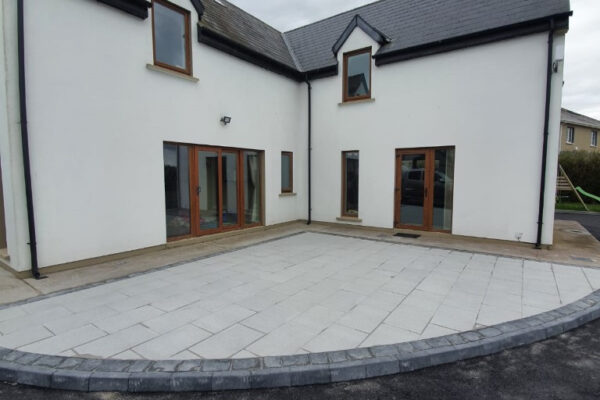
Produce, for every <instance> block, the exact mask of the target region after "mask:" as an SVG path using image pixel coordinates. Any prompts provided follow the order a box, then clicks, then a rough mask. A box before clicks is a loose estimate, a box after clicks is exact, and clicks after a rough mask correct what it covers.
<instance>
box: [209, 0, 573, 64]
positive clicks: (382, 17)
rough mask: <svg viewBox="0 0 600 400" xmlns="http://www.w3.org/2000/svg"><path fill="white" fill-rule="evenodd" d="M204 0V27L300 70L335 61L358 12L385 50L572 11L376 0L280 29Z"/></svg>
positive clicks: (511, 0)
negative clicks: (384, 38)
mask: <svg viewBox="0 0 600 400" xmlns="http://www.w3.org/2000/svg"><path fill="white" fill-rule="evenodd" d="M202 3H203V5H204V7H205V12H204V15H203V17H202V20H201V24H202V25H203V26H204V27H206V28H208V29H210V30H213V31H214V32H216V33H218V34H221V35H223V36H225V37H227V38H229V39H231V40H233V41H235V42H237V43H239V44H241V45H243V46H246V47H248V48H250V49H252V50H254V51H257V52H259V53H261V54H264V55H265V56H267V57H269V58H271V59H272V60H275V61H277V62H279V63H282V64H284V65H287V66H289V67H292V68H294V69H297V70H299V71H301V72H306V71H313V70H316V69H319V68H325V67H329V66H333V65H336V63H337V60H336V58H335V55H334V53H333V51H332V47H333V45H334V44H335V42H336V41H337V40H338V39H339V38H340V36H341V35H342V34H343V32H344V30H345V29H346V27H347V26H348V25H349V24H350V22H351V20H352V18H354V17H355V16H356V15H360V17H361V18H363V19H364V20H365V21H366V22H367V23H368V24H369V25H371V26H372V27H374V28H375V29H377V30H378V31H380V32H382V33H383V34H384V35H386V36H387V37H389V38H391V42H390V43H388V44H386V45H384V46H383V47H382V48H381V49H380V50H379V52H378V54H386V53H389V52H394V51H398V50H403V49H409V48H413V47H418V46H422V45H426V44H430V43H436V42H439V41H443V40H447V39H452V38H456V37H461V36H465V35H470V34H475V33H479V32H484V31H488V30H491V29H496V28H502V27H506V26H510V25H515V24H519V23H524V22H529V21H534V20H538V19H542V18H545V17H549V16H553V15H562V14H566V13H568V12H569V11H570V2H569V0H379V1H376V2H374V3H370V4H367V5H365V6H362V7H359V8H355V9H353V10H350V11H346V12H343V13H341V14H338V15H335V16H332V17H329V18H326V19H324V20H321V21H317V22H315V23H312V24H309V25H306V26H303V27H300V28H297V29H294V30H291V31H289V32H285V33H281V32H279V31H278V30H276V29H275V28H273V27H271V26H269V25H268V24H266V23H264V22H262V21H260V20H259V19H257V18H255V17H253V16H251V15H250V14H248V13H246V12H245V11H243V10H241V9H240V8H238V7H236V6H234V5H233V4H231V3H229V2H227V1H226V0H218V1H217V0H202ZM219 3H222V5H221V4H219Z"/></svg>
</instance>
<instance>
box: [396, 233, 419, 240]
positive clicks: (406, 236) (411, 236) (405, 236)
mask: <svg viewBox="0 0 600 400" xmlns="http://www.w3.org/2000/svg"><path fill="white" fill-rule="evenodd" d="M394 236H396V237H401V238H406V239H418V238H420V237H421V235H416V234H414V233H396V234H395V235H394Z"/></svg>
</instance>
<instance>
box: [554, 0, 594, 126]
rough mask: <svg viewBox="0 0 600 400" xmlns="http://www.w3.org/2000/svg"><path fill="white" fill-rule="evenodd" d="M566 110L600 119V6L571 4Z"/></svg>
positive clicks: (584, 1) (582, 1)
mask: <svg viewBox="0 0 600 400" xmlns="http://www.w3.org/2000/svg"><path fill="white" fill-rule="evenodd" d="M571 8H572V9H573V17H572V18H571V23H570V29H569V32H568V33H567V39H566V41H567V43H566V46H565V78H564V79H565V86H564V88H563V106H564V107H565V108H568V109H570V110H573V111H576V112H579V113H582V114H585V115H588V116H590V117H592V118H596V119H600V23H599V22H600V2H599V1H598V0H571Z"/></svg>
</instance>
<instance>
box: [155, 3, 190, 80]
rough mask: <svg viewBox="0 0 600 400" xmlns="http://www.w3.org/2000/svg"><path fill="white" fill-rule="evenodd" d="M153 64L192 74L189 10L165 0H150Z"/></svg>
mask: <svg viewBox="0 0 600 400" xmlns="http://www.w3.org/2000/svg"><path fill="white" fill-rule="evenodd" d="M152 29H153V38H154V65H157V66H159V67H163V68H168V69H171V70H174V71H177V72H181V73H184V74H187V75H191V74H192V60H191V53H192V52H191V45H190V12H189V11H187V10H185V9H183V8H181V7H179V6H177V5H175V4H172V3H169V2H168V1H165V0H153V1H152Z"/></svg>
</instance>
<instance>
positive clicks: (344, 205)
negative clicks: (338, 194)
mask: <svg viewBox="0 0 600 400" xmlns="http://www.w3.org/2000/svg"><path fill="white" fill-rule="evenodd" d="M348 153H357V154H358V155H359V156H358V160H359V161H358V165H359V167H358V171H359V179H360V151H358V150H346V151H342V209H341V216H342V217H346V218H356V219H358V215H359V213H360V202H359V203H358V205H359V210H356V214H351V213H348V212H346V208H347V207H346V189H347V187H346V186H347V182H346V155H347V154H348ZM359 195H360V180H359Z"/></svg>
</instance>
